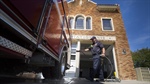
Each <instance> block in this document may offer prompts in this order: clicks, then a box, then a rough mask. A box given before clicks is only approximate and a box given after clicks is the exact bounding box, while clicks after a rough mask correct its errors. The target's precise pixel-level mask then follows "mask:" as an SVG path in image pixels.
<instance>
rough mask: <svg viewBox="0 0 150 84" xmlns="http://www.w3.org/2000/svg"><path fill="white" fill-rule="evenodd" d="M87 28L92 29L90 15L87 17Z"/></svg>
mask: <svg viewBox="0 0 150 84" xmlns="http://www.w3.org/2000/svg"><path fill="white" fill-rule="evenodd" d="M86 29H91V18H90V17H87V18H86Z"/></svg>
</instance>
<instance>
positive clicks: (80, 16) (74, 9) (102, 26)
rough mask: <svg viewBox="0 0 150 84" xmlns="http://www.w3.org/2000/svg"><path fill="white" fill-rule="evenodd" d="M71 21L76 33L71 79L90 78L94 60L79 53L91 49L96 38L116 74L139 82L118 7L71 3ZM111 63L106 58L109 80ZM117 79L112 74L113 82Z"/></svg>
mask: <svg viewBox="0 0 150 84" xmlns="http://www.w3.org/2000/svg"><path fill="white" fill-rule="evenodd" d="M68 10H69V15H68V21H69V23H70V29H71V33H72V38H73V43H72V53H71V66H72V67H71V68H70V70H68V71H67V74H66V75H67V76H73V77H88V76H89V74H88V73H90V68H92V59H91V58H92V56H91V53H90V52H85V54H86V55H84V54H82V53H79V52H75V51H76V50H82V49H84V48H87V47H88V46H89V45H90V44H91V43H92V42H91V41H90V40H89V39H90V38H91V37H92V36H96V37H97V39H98V40H99V41H101V42H102V43H103V44H104V46H105V49H106V55H107V57H108V58H109V59H110V60H111V62H112V65H113V72H114V71H115V72H116V76H117V77H118V78H120V79H121V80H135V79H136V74H135V70H134V66H133V61H132V57H131V53H130V48H129V44H128V39H127V36H126V30H125V28H124V22H123V20H122V15H121V12H120V7H119V5H117V4H97V3H95V2H93V1H92V0H71V1H69V2H68ZM111 69H112V68H110V63H109V62H108V61H107V60H106V59H105V58H104V61H103V71H104V74H105V75H104V76H105V78H107V77H108V75H109V74H110V72H111ZM111 76H113V73H112V74H110V76H109V78H110V77H111Z"/></svg>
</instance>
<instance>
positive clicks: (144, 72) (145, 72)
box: [141, 71, 150, 74]
mask: <svg viewBox="0 0 150 84" xmlns="http://www.w3.org/2000/svg"><path fill="white" fill-rule="evenodd" d="M141 73H142V74H150V73H149V71H141Z"/></svg>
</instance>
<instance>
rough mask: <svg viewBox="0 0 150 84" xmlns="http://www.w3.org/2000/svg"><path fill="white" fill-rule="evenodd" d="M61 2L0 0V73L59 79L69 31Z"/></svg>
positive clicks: (64, 58) (65, 67)
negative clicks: (40, 74) (35, 74)
mask: <svg viewBox="0 0 150 84" xmlns="http://www.w3.org/2000/svg"><path fill="white" fill-rule="evenodd" d="M65 10H67V2H66V1H63V0H0V74H1V75H3V74H4V75H16V74H18V73H20V72H25V71H27V72H37V73H38V72H42V73H43V76H44V77H45V78H62V77H63V75H64V74H65V70H66V69H67V68H69V67H68V65H69V64H68V63H67V62H68V61H67V60H68V56H69V55H67V51H68V50H69V49H70V48H69V47H70V39H71V38H70V32H69V28H68V24H67V18H66V15H67V13H68V11H65Z"/></svg>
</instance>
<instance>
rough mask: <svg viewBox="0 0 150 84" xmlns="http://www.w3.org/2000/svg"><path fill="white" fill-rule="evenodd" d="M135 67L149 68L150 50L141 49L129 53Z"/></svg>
mask: <svg viewBox="0 0 150 84" xmlns="http://www.w3.org/2000/svg"><path fill="white" fill-rule="evenodd" d="M131 54H132V59H133V62H134V66H135V67H150V49H149V48H142V49H140V50H137V51H135V52H131Z"/></svg>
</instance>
